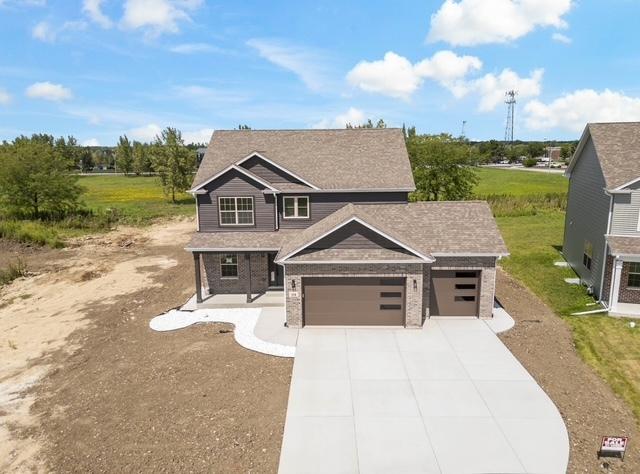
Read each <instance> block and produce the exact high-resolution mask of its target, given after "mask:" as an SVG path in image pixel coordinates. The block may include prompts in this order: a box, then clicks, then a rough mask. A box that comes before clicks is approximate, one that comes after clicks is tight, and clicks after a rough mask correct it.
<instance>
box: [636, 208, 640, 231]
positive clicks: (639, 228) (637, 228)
mask: <svg viewBox="0 0 640 474" xmlns="http://www.w3.org/2000/svg"><path fill="white" fill-rule="evenodd" d="M636 230H637V231H638V232H640V210H639V211H638V225H636Z"/></svg>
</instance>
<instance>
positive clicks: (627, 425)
mask: <svg viewBox="0 0 640 474" xmlns="http://www.w3.org/2000/svg"><path fill="white" fill-rule="evenodd" d="M496 296H497V298H498V300H499V301H500V303H502V305H503V306H504V307H505V309H506V310H507V311H508V312H509V314H511V316H513V318H514V319H515V320H516V325H515V327H514V328H513V329H511V330H510V331H507V332H506V333H503V334H501V335H500V339H502V341H503V342H504V343H505V344H506V345H507V347H508V348H509V349H510V350H511V352H513V354H514V355H515V356H516V357H517V358H518V360H520V362H521V363H522V364H523V365H524V366H525V367H526V368H527V370H528V371H529V372H530V373H531V375H533V377H534V378H535V379H536V381H537V382H538V383H539V384H540V385H541V386H542V388H543V389H544V390H545V391H546V392H547V394H548V395H549V396H550V397H551V399H552V400H553V401H554V403H555V404H556V406H557V407H558V409H559V410H560V413H561V414H562V417H563V418H564V421H565V424H566V425H567V429H568V431H569V441H570V445H571V452H570V460H569V469H568V472H571V473H585V472H587V473H595V472H616V473H618V472H620V473H622V472H625V473H627V472H628V473H638V472H640V431H639V430H638V425H637V423H636V420H635V418H634V416H633V413H632V412H631V409H630V408H629V407H628V405H627V404H626V403H625V402H624V401H623V400H622V399H620V398H619V397H618V396H616V395H615V393H613V391H612V390H611V388H610V387H609V386H608V385H607V384H606V382H605V381H604V380H602V379H601V378H600V377H599V376H598V375H597V374H596V373H595V372H594V370H593V369H591V367H589V366H588V365H587V364H586V363H585V362H583V360H582V359H581V358H580V355H579V354H578V353H577V351H576V349H575V346H574V344H573V339H572V336H571V329H570V328H569V326H568V325H567V323H565V322H564V321H563V320H562V319H561V318H560V317H558V316H557V315H556V314H555V313H553V311H551V309H549V308H548V307H547V306H546V305H545V304H544V303H543V302H542V301H541V300H540V299H539V298H538V297H537V296H535V295H534V294H533V293H531V292H530V291H529V290H528V289H527V288H525V287H524V286H522V285H521V284H520V283H519V282H517V281H516V280H514V279H513V278H512V277H510V276H509V275H508V274H506V273H505V272H503V271H499V272H498V279H497V287H496ZM605 435H609V436H615V435H619V436H629V443H630V444H629V447H628V448H627V454H626V456H625V459H624V462H623V461H620V460H619V459H610V458H606V459H604V458H603V459H600V460H598V458H597V451H598V448H599V447H600V440H601V437H602V436H605ZM540 455H541V456H544V453H540Z"/></svg>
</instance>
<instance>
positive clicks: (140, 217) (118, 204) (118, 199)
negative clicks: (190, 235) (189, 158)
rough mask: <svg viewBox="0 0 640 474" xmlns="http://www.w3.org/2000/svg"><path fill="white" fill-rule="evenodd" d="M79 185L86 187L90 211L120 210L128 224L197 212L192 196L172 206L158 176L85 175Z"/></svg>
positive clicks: (143, 222)
mask: <svg viewBox="0 0 640 474" xmlns="http://www.w3.org/2000/svg"><path fill="white" fill-rule="evenodd" d="M79 183H80V185H81V186H83V187H84V188H85V193H84V194H83V200H84V202H85V205H86V206H87V207H88V208H89V209H92V210H94V211H104V210H106V209H117V210H118V213H119V214H120V216H121V218H120V220H121V222H125V223H128V224H145V223H147V222H149V221H151V220H153V219H156V218H159V217H170V216H191V215H193V214H194V213H195V205H194V201H193V198H192V197H191V196H190V195H188V194H186V193H182V194H181V195H180V196H179V197H178V202H177V203H175V204H174V203H171V200H170V199H169V198H167V197H166V196H165V195H164V193H163V192H162V188H161V187H160V183H159V182H158V178H157V177H154V176H83V177H81V178H80V179H79Z"/></svg>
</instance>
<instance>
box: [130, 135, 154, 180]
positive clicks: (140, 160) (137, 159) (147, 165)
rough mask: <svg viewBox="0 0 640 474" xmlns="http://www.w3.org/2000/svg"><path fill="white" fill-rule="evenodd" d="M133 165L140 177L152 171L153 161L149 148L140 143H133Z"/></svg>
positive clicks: (134, 170)
mask: <svg viewBox="0 0 640 474" xmlns="http://www.w3.org/2000/svg"><path fill="white" fill-rule="evenodd" d="M132 154H133V163H132V170H133V172H134V173H135V174H137V175H138V176H139V175H141V174H142V173H148V172H149V171H151V161H150V159H149V155H148V154H147V147H146V146H145V145H143V144H142V143H140V142H137V141H134V142H133V151H132Z"/></svg>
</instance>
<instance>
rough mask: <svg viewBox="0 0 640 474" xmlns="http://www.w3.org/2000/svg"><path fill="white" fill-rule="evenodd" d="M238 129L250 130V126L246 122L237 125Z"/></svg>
mask: <svg viewBox="0 0 640 474" xmlns="http://www.w3.org/2000/svg"><path fill="white" fill-rule="evenodd" d="M238 130H251V127H250V126H249V125H247V124H240V125H238Z"/></svg>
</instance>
